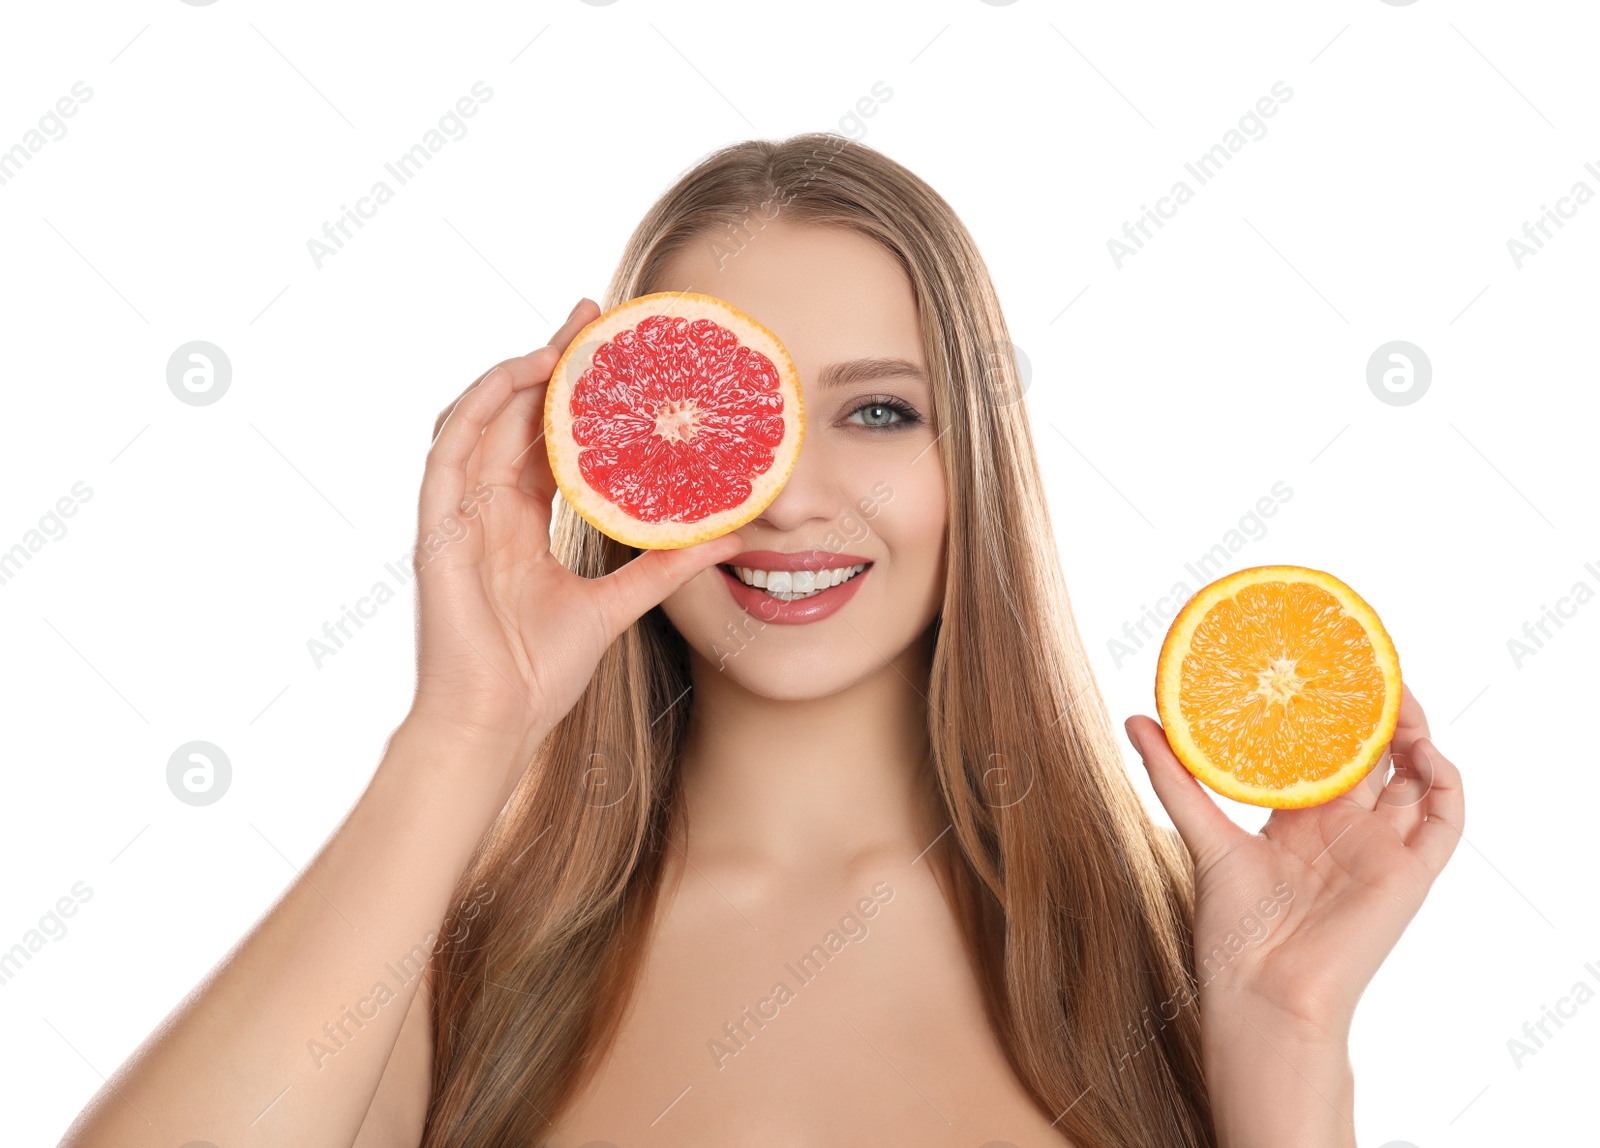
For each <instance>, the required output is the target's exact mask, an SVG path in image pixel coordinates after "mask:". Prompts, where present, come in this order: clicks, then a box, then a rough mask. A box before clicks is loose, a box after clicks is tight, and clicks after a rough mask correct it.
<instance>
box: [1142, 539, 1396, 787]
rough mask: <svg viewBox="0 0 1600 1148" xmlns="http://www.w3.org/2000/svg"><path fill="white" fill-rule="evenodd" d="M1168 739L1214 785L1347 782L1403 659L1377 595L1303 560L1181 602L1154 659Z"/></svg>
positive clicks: (1230, 579)
mask: <svg viewBox="0 0 1600 1148" xmlns="http://www.w3.org/2000/svg"><path fill="white" fill-rule="evenodd" d="M1156 709H1157V710H1158V711H1159V712H1160V715H1161V724H1162V727H1163V728H1164V729H1165V731H1166V735H1167V744H1168V745H1170V746H1171V747H1172V752H1173V754H1174V755H1176V757H1177V758H1178V760H1179V761H1181V762H1183V765H1184V768H1186V769H1187V770H1188V771H1189V772H1190V773H1192V774H1194V775H1195V777H1197V778H1199V779H1200V780H1201V781H1202V782H1204V783H1205V784H1206V785H1207V786H1209V787H1210V788H1211V789H1213V790H1215V791H1216V792H1218V793H1220V794H1222V795H1224V796H1225V797H1231V798H1233V799H1234V800H1235V801H1242V802H1246V803H1247V804H1250V805H1261V806H1267V807H1269V808H1274V809H1298V808H1302V807H1304V806H1308V805H1320V804H1322V803H1323V802H1325V801H1331V800H1332V799H1333V798H1335V797H1338V796H1339V795H1340V794H1341V793H1345V792H1348V791H1349V790H1350V789H1352V788H1354V787H1355V786H1356V784H1357V783H1359V782H1360V781H1361V779H1362V778H1363V777H1365V776H1366V775H1367V774H1368V773H1369V772H1370V771H1371V769H1372V767H1373V766H1374V765H1376V764H1377V763H1378V761H1379V759H1381V758H1382V757H1383V752H1384V749H1385V748H1386V747H1387V746H1388V744H1389V740H1390V738H1391V737H1393V736H1394V729H1395V724H1396V722H1398V720H1399V717H1400V658H1399V655H1398V654H1396V652H1395V648H1394V642H1393V641H1391V640H1390V638H1389V633H1388V631H1387V630H1385V629H1384V628H1383V623H1382V622H1381V621H1379V620H1378V615H1377V614H1376V613H1375V612H1374V611H1373V609H1372V607H1371V606H1369V605H1367V603H1366V602H1365V601H1364V600H1363V599H1362V598H1361V596H1360V595H1359V594H1357V593H1356V592H1355V591H1354V590H1352V589H1351V588H1350V587H1349V586H1346V585H1345V584H1344V583H1343V582H1341V581H1339V579H1337V578H1335V577H1334V576H1333V575H1332V574H1328V573H1326V572H1325V571H1322V570H1312V569H1309V568H1307V567H1304V566H1252V567H1250V568H1248V569H1245V570H1239V571H1236V572H1234V573H1232V574H1229V575H1227V576H1226V577H1223V578H1219V579H1218V580H1217V581H1215V582H1212V583H1211V584H1210V585H1208V586H1206V587H1204V588H1203V589H1202V590H1200V592H1199V593H1197V594H1196V595H1195V596H1194V597H1192V598H1190V599H1189V601H1188V602H1186V603H1185V604H1184V607H1183V609H1182V610H1180V611H1179V612H1178V616H1177V617H1176V618H1174V619H1173V622H1172V626H1171V627H1170V628H1169V629H1168V631H1167V637H1166V640H1165V641H1164V642H1163V643H1162V645H1161V656H1160V658H1159V660H1158V661H1157V663H1156Z"/></svg>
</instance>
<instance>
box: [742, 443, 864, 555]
mask: <svg viewBox="0 0 1600 1148" xmlns="http://www.w3.org/2000/svg"><path fill="white" fill-rule="evenodd" d="M830 462H831V460H830V459H829V458H828V457H827V452H826V451H825V450H824V449H823V446H822V444H821V443H820V442H816V441H815V440H814V439H813V438H812V437H811V436H810V435H809V434H808V436H807V439H806V442H805V443H803V444H802V445H801V447H800V456H799V458H797V459H796V460H795V464H794V470H793V471H792V472H790V474H789V481H788V482H786V483H784V485H783V489H782V490H780V491H778V496H777V497H776V498H774V499H773V500H772V501H771V502H769V503H768V504H767V508H766V509H765V510H764V511H762V512H761V514H760V515H759V516H758V517H757V518H756V519H755V524H756V525H758V526H765V527H769V528H771V529H772V530H773V531H774V532H776V533H780V534H788V533H792V532H795V531H798V530H803V529H805V528H806V527H807V526H808V525H823V524H826V523H829V522H832V521H833V520H834V519H835V518H837V517H838V516H839V512H840V510H841V509H842V508H843V506H844V497H843V494H842V493H841V491H840V484H839V475H838V472H837V467H835V466H832V465H830Z"/></svg>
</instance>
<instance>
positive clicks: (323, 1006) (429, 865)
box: [62, 718, 532, 1148]
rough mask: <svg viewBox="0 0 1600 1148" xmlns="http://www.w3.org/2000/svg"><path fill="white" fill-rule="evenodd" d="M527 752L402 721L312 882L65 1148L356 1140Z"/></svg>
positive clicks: (218, 973) (295, 892)
mask: <svg viewBox="0 0 1600 1148" xmlns="http://www.w3.org/2000/svg"><path fill="white" fill-rule="evenodd" d="M531 749H532V747H531V746H529V745H528V744H526V743H523V744H511V743H509V742H507V741H505V740H502V739H499V738H497V737H494V736H489V735H474V734H470V733H469V732H468V731H465V730H461V729H450V728H446V727H443V726H438V725H426V724H415V723H414V722H413V721H412V719H410V718H408V719H407V720H406V721H405V722H403V723H402V724H401V725H400V727H399V728H397V729H396V730H395V732H394V734H393V735H392V736H391V737H390V739H389V744H388V747H387V749H386V750H385V753H384V756H383V760H382V762H381V763H380V764H379V766H378V768H377V770H376V771H375V773H374V774H373V777H372V780H371V781H370V782H369V783H368V785H367V787H366V790H365V792H363V793H362V795H361V796H360V798H359V799H358V800H357V801H356V803H355V805H354V807H353V808H352V809H351V811H350V812H349V814H348V815H347V816H346V817H345V819H344V821H343V823H342V824H341V825H340V826H339V828H338V829H337V830H336V831H335V832H334V833H333V835H332V836H331V837H330V838H329V839H328V841H327V843H326V844H324V846H323V847H322V850H321V851H320V852H319V853H318V854H317V856H316V857H315V858H314V859H313V860H312V862H311V864H310V865H308V866H307V867H306V869H305V871H304V873H303V874H302V875H301V876H300V877H299V878H298V879H297V880H296V881H295V882H294V883H293V884H292V885H291V886H290V887H289V889H288V891H287V892H286V893H284V895H283V896H282V897H281V898H280V899H279V900H278V902H277V903H276V904H275V905H274V906H273V907H272V908H271V909H270V910H269V911H268V912H267V914H266V915H265V916H263V917H262V918H261V920H260V921H258V922H257V923H256V925H255V926H254V927H253V928H252V929H251V930H250V932H249V933H248V934H246V936H245V937H244V938H243V939H242V940H241V941H240V942H239V943H238V944H236V945H235V946H234V948H233V949H232V951H230V952H229V953H228V955H227V956H226V957H225V958H223V960H222V961H220V962H219V963H218V964H217V966H216V967H215V968H214V969H213V970H212V972H211V973H210V974H209V975H208V976H207V977H206V978H205V979H204V980H203V981H202V982H201V983H200V984H199V985H198V986H197V987H196V988H195V989H194V990H193V991H192V992H191V993H190V994H189V995H188V996H187V997H186V998H185V999H184V1000H183V1001H182V1002H180V1003H179V1004H178V1006H177V1007H176V1008H175V1009H174V1010H173V1011H172V1013H171V1014H170V1015H169V1016H168V1017H167V1018H166V1020H165V1021H163V1022H162V1024H161V1025H160V1026H159V1027H158V1028H157V1029H156V1030H155V1031H154V1032H153V1033H152V1034H151V1035H150V1036H149V1037H148V1038H147V1039H146V1040H145V1042H144V1044H143V1045H141V1046H140V1047H139V1049H138V1050H137V1051H135V1052H134V1054H133V1055H132V1056H131V1057H129V1058H128V1060H127V1061H126V1062H125V1063H124V1064H123V1065H122V1067H121V1068H119V1069H118V1070H117V1072H116V1074H115V1075H113V1076H112V1077H111V1079H110V1080H109V1081H108V1082H107V1083H106V1085H105V1086H104V1087H103V1088H102V1089H101V1090H100V1092H99V1093H98V1094H97V1095H96V1096H95V1098H94V1099H93V1100H92V1101H91V1102H90V1104H89V1106H88V1107H87V1108H85V1109H84V1111H83V1113H82V1114H81V1115H80V1116H79V1118H78V1120H77V1121H76V1123H75V1124H74V1125H73V1127H72V1128H71V1129H70V1130H69V1132H68V1134H67V1136H66V1138H65V1139H64V1140H63V1141H62V1146H63V1148H102V1146H104V1148H113V1146H115V1148H137V1146H142V1145H150V1146H152V1148H156V1146H160V1148H172V1146H174V1145H179V1144H187V1143H189V1142H190V1141H209V1142H211V1143H213V1144H217V1145H223V1146H226V1148H243V1146H246V1145H268V1144H272V1145H278V1144H282V1145H289V1144H293V1145H303V1146H304V1148H321V1146H324V1145H326V1146H328V1148H334V1146H338V1148H349V1145H351V1144H352V1143H353V1142H354V1141H355V1138H356V1132H357V1130H358V1129H359V1128H360V1127H361V1123H362V1121H363V1119H364V1118H365V1117H366V1114H367V1110H368V1107H369V1105H370V1103H371V1101H372V1098H373V1095H374V1093H375V1092H376V1091H377V1088H378V1082H379V1079H380V1077H381V1076H382V1075H383V1071H384V1067H385V1065H386V1064H387V1063H388V1060H389V1056H390V1053H391V1051H392V1050H393V1048H394V1045H395V1038H396V1036H397V1035H398V1034H399V1032H400V1027H401V1022H402V1021H403V1020H404V1019H405V1017H406V1013H407V1011H408V1009H409V1008H410V1007H411V1003H412V999H413V997H414V996H415V994H416V992H417V988H418V985H419V984H420V983H421V980H422V969H423V967H424V965H425V964H426V963H427V961H428V958H429V956H430V954H431V952H432V950H433V948H434V945H435V940H436V937H437V934H438V932H439V931H440V929H441V926H442V922H443V921H444V919H445V917H446V914H447V912H448V911H449V909H450V908H451V906H450V905H449V904H448V902H449V899H450V896H451V893H452V891H453V889H454V888H455V884H456V881H457V879H458V878H459V876H460V874H461V872H462V870H463V869H464V868H465V866H466V863H467V860H468V858H469V857H470V855H471V852H472V850H473V849H474V848H475V847H476V845H477V843H478V841H479V840H480V839H481V838H482V836H483V835H484V833H485V832H486V831H487V829H488V827H489V825H490V824H491V823H492V822H493V820H494V817H495V815H496V813H498V812H499V809H500V805H501V804H502V803H503V800H504V796H505V795H504V794H503V793H501V792H500V787H499V786H498V784H493V783H491V782H492V779H494V778H497V777H500V776H503V775H504V773H505V771H506V767H507V764H508V763H509V762H512V761H522V762H526V761H527V760H528V756H527V755H529V754H530V753H531ZM474 779H477V780H474Z"/></svg>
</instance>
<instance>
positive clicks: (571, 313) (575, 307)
mask: <svg viewBox="0 0 1600 1148" xmlns="http://www.w3.org/2000/svg"><path fill="white" fill-rule="evenodd" d="M582 306H583V299H582V298H581V297H580V298H579V299H578V301H577V302H576V303H574V304H573V305H572V310H570V311H568V312H567V318H569V319H570V318H572V317H573V316H574V315H576V314H577V313H578V308H579V307H582Z"/></svg>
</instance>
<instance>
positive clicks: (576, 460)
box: [544, 291, 805, 550]
mask: <svg viewBox="0 0 1600 1148" xmlns="http://www.w3.org/2000/svg"><path fill="white" fill-rule="evenodd" d="M544 438H545V446H546V449H547V451H548V452H549V455H550V470H551V472H552V473H553V474H554V475H555V480H556V485H557V487H559V488H560V490H561V493H562V495H563V496H564V497H565V498H566V499H567V501H568V502H569V503H571V504H572V506H573V508H574V509H575V510H576V511H577V512H578V513H579V514H580V515H582V516H583V518H584V519H585V520H586V521H588V522H589V523H590V524H591V525H593V526H594V527H595V529H597V530H599V531H600V532H601V533H603V534H606V535H608V536H609V537H611V538H615V539H617V540H618V541H619V542H623V543H626V544H627V545H629V546H633V547H637V548H639V549H644V550H672V549H678V548H681V547H684V546H693V545H694V544H696V543H698V542H705V541H707V540H709V539H712V538H716V537H719V536H720V535H723V534H726V533H728V532H729V531H731V530H736V529H738V528H739V527H740V526H743V525H744V524H745V523H747V522H749V521H750V520H751V519H753V518H755V517H756V516H757V515H759V514H760V513H761V512H762V511H763V510H765V509H766V507H767V505H768V504H769V503H770V502H771V501H772V500H773V499H774V498H776V497H777V496H778V492H779V491H780V490H782V489H783V484H784V483H785V482H787V481H788V479H789V475H790V474H791V473H792V472H793V470H794V465H795V461H796V460H797V459H798V458H799V456H800V446H801V443H802V442H803V441H804V438H805V406H804V400H803V396H802V394H801V391H800V375H799V372H797V371H796V370H795V366H794V361H793V360H792V359H791V358H790V357H789V353H788V351H786V350H785V349H784V347H783V344H782V343H781V342H779V341H778V337H777V336H776V335H774V334H773V333H772V332H771V331H769V330H768V329H767V328H766V327H764V326H762V325H761V324H760V323H758V322H756V320H754V319H752V318H751V317H750V316H749V315H747V314H745V312H743V311H741V310H740V309H739V308H737V307H735V306H733V304H731V303H728V302H726V301H725V300H722V299H718V298H715V297H714V296H711V295H699V294H694V293H693V292H678V291H661V292H656V293H654V294H650V295H641V296H639V297H638V298H636V299H630V300H628V301H627V302H626V303H623V304H620V305H619V306H617V307H614V308H612V309H611V310H609V311H607V312H605V314H603V315H601V316H600V317H599V318H598V319H596V320H595V321H594V322H592V323H590V324H589V325H588V326H587V327H585V328H584V329H583V330H581V331H579V332H578V334H577V335H576V336H575V337H574V338H573V340H572V342H571V344H570V345H569V346H568V347H567V349H566V351H565V352H564V353H563V354H562V356H561V358H560V359H559V360H558V361H557V362H556V366H555V370H554V371H552V372H551V375H550V383H549V386H548V388H547V390H546V392H545V401H544Z"/></svg>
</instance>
